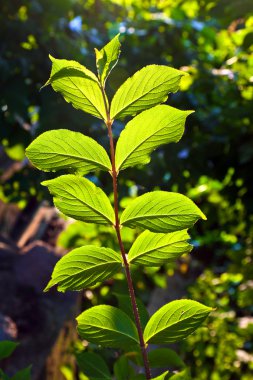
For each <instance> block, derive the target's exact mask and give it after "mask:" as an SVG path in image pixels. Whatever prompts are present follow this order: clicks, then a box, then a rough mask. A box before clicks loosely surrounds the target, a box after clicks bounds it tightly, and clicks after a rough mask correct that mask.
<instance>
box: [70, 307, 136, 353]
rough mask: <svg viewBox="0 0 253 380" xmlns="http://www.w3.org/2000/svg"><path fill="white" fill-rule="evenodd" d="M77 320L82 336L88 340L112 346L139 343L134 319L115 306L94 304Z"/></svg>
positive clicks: (118, 346)
mask: <svg viewBox="0 0 253 380" xmlns="http://www.w3.org/2000/svg"><path fill="white" fill-rule="evenodd" d="M77 322H78V327H77V329H78V332H79V334H80V336H81V337H82V338H83V339H86V340H87V341H88V342H91V343H96V344H100V345H101V346H105V347H112V348H114V347H115V348H120V347H124V346H126V345H130V346H131V345H134V344H138V343H139V339H138V333H137V329H136V327H135V325H134V323H133V322H132V320H131V319H130V318H129V317H128V315H127V314H126V313H124V312H123V311H121V310H120V309H117V308H116V307H114V306H109V305H99V306H94V307H92V308H90V309H88V310H86V311H84V312H83V313H82V314H81V315H79V317H77Z"/></svg>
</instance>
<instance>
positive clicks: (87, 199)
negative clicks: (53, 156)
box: [42, 174, 114, 224]
mask: <svg viewBox="0 0 253 380" xmlns="http://www.w3.org/2000/svg"><path fill="white" fill-rule="evenodd" d="M42 185H44V186H48V189H49V191H50V193H51V194H52V195H53V196H54V204H55V206H56V207H57V208H58V209H59V210H60V211H61V212H62V213H63V214H65V215H67V216H70V217H71V218H74V219H77V220H82V221H83V222H88V223H97V224H107V223H110V224H113V223H114V211H113V208H112V205H111V203H110V201H109V199H108V198H107V196H106V194H105V193H104V192H103V191H102V190H101V189H100V188H99V187H97V186H95V185H94V184H93V183H92V182H90V181H89V180H88V179H86V178H82V177H77V176H75V175H73V174H66V175H62V176H60V177H58V178H55V179H51V180H49V181H44V182H42Z"/></svg>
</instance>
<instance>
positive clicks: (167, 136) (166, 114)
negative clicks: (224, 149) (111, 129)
mask: <svg viewBox="0 0 253 380" xmlns="http://www.w3.org/2000/svg"><path fill="white" fill-rule="evenodd" d="M192 112H193V111H180V110H178V109H176V108H173V107H169V106H166V105H159V106H156V107H153V108H151V109H149V110H147V111H144V112H142V113H141V114H140V115H137V116H136V117H135V118H134V119H132V120H131V121H130V122H129V123H128V124H127V125H126V127H125V129H123V131H122V132H121V135H120V137H119V140H118V142H117V146H116V155H115V160H116V169H117V171H119V170H123V169H126V168H127V167H129V166H131V167H132V166H135V165H139V164H142V165H143V164H147V163H148V162H149V161H150V154H151V153H152V152H153V150H154V149H156V148H157V147H159V146H160V145H163V144H168V143H170V142H178V141H179V140H180V139H181V137H182V135H183V132H184V124H185V120H186V117H187V116H188V115H190V114H191V113H192Z"/></svg>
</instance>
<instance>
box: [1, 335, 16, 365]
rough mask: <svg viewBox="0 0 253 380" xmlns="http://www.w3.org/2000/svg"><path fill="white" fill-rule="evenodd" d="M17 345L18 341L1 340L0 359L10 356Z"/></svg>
mask: <svg viewBox="0 0 253 380" xmlns="http://www.w3.org/2000/svg"><path fill="white" fill-rule="evenodd" d="M18 345H19V343H16V342H12V341H11V340H2V341H1V342H0V360H2V359H5V358H8V357H9V356H11V354H12V353H13V351H15V349H16V348H17V346H18Z"/></svg>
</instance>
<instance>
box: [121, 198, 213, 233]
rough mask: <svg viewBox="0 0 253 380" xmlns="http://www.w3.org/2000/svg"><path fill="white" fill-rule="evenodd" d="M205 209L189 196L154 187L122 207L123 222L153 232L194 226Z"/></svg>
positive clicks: (203, 216) (172, 230)
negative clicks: (199, 206) (200, 207)
mask: <svg viewBox="0 0 253 380" xmlns="http://www.w3.org/2000/svg"><path fill="white" fill-rule="evenodd" d="M200 218H202V219H204V220H205V219H206V217H205V215H204V214H203V212H202V211H201V210H200V209H199V208H198V207H197V206H196V205H195V204H194V203H193V202H192V201H191V200H190V199H189V198H187V197H185V196H184V195H182V194H178V193H170V192H167V191H153V192H151V193H146V194H144V195H141V196H140V197H138V198H136V199H135V200H134V201H132V202H131V203H130V205H129V206H128V207H127V208H126V209H125V210H124V211H123V213H122V215H121V220H120V223H121V224H122V225H124V226H128V227H132V228H134V227H143V228H147V229H148V230H150V231H153V232H174V231H178V230H183V229H185V228H189V227H192V226H193V225H194V223H195V222H196V221H197V220H198V219H200Z"/></svg>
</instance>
